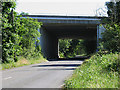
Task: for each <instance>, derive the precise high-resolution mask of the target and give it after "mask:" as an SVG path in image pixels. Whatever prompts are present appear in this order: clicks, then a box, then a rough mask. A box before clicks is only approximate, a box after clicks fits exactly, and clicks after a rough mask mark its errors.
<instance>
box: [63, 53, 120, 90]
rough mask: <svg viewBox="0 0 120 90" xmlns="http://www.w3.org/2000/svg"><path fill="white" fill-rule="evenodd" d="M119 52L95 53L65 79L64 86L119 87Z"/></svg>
mask: <svg viewBox="0 0 120 90" xmlns="http://www.w3.org/2000/svg"><path fill="white" fill-rule="evenodd" d="M118 67H119V63H118V54H112V53H110V54H106V55H102V56H100V55H99V54H96V55H93V56H92V57H91V58H90V59H87V60H86V61H85V62H84V63H83V64H82V65H81V66H80V67H79V68H77V69H76V70H75V71H74V74H73V76H72V77H71V78H70V79H69V80H66V81H65V86H64V88H118V83H119V77H118V76H119V69H118Z"/></svg>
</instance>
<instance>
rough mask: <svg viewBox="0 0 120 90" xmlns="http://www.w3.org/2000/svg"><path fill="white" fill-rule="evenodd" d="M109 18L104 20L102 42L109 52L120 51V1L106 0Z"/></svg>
mask: <svg viewBox="0 0 120 90" xmlns="http://www.w3.org/2000/svg"><path fill="white" fill-rule="evenodd" d="M106 6H107V9H108V11H107V14H108V18H107V19H105V20H103V22H104V23H105V25H104V26H105V29H106V30H105V32H104V33H103V34H102V36H103V38H102V40H101V44H100V45H102V46H103V48H104V49H105V50H107V51H108V52H110V51H112V52H116V51H117V52H120V1H119V2H116V3H114V2H106Z"/></svg>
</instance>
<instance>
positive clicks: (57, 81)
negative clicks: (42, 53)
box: [2, 60, 83, 88]
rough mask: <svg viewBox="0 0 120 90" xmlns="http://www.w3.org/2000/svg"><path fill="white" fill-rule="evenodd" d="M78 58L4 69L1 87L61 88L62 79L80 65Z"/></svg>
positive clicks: (67, 76)
mask: <svg viewBox="0 0 120 90" xmlns="http://www.w3.org/2000/svg"><path fill="white" fill-rule="evenodd" d="M82 62H83V61H80V60H59V61H49V62H43V63H40V64H34V65H29V66H23V67H19V68H14V69H9V70H4V71H3V72H2V88H61V87H62V85H63V84H64V80H65V79H67V78H69V77H70V76H71V75H72V73H73V70H74V69H75V68H77V67H78V66H80V65H81V64H82Z"/></svg>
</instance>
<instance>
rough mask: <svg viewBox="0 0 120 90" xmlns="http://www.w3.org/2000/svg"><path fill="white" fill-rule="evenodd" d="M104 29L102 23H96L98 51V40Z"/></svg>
mask: <svg viewBox="0 0 120 90" xmlns="http://www.w3.org/2000/svg"><path fill="white" fill-rule="evenodd" d="M104 31H105V28H104V27H103V25H97V49H96V51H98V49H99V48H98V46H99V42H100V41H99V40H100V39H102V33H103V32H104Z"/></svg>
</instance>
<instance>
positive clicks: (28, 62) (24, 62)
mask: <svg viewBox="0 0 120 90" xmlns="http://www.w3.org/2000/svg"><path fill="white" fill-rule="evenodd" d="M45 61H47V60H46V59H45V58H43V57H40V58H34V59H33V58H32V59H30V60H28V59H26V58H24V57H19V60H18V61H17V62H11V63H4V64H1V66H0V68H1V67H2V70H5V69H11V68H15V67H21V66H25V65H31V64H36V63H41V62H45Z"/></svg>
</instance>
